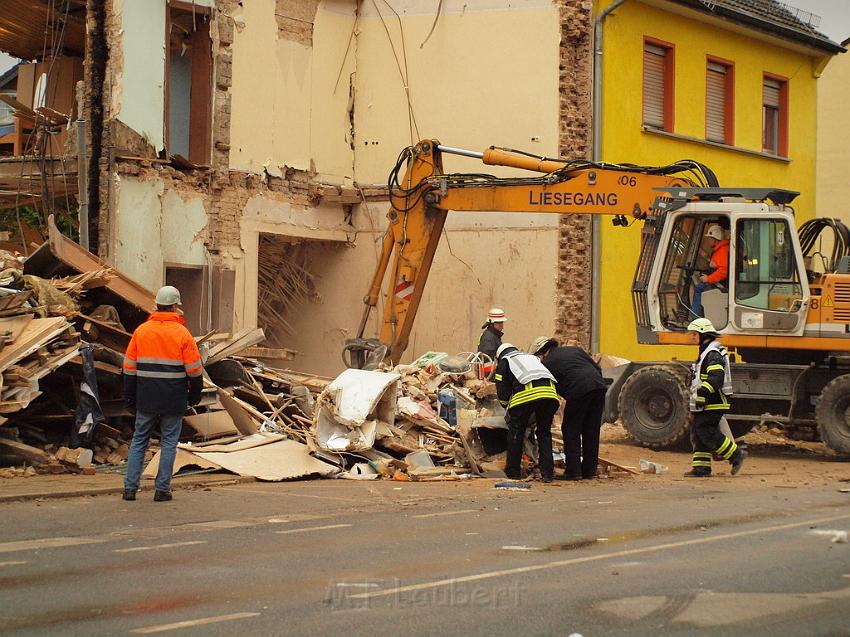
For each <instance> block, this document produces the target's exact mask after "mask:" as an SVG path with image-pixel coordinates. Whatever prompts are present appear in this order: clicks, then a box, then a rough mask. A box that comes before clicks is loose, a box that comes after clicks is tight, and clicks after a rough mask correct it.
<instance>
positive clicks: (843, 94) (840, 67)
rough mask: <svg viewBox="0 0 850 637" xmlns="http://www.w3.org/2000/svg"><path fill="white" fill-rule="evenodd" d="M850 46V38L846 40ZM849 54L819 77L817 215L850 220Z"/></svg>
mask: <svg viewBox="0 0 850 637" xmlns="http://www.w3.org/2000/svg"><path fill="white" fill-rule="evenodd" d="M842 44H843V45H844V46H850V38H847V39H846V40H845V41H844V42H843V43H842ZM848 104H850V55H842V56H840V57H838V59H836V60H834V61H832V62H830V64H829V66H828V67H827V68H826V70H825V71H824V73H823V76H822V77H821V78H820V80H818V151H817V213H818V217H838V218H839V219H841V220H842V221H843V222H844V223H846V224H850V168H848V166H850V140H848V138H847V131H850V110H848V108H847V105H848Z"/></svg>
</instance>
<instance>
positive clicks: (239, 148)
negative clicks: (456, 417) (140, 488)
mask: <svg viewBox="0 0 850 637" xmlns="http://www.w3.org/2000/svg"><path fill="white" fill-rule="evenodd" d="M432 5H434V3H432V2H426V1H424V0H405V1H402V2H392V3H386V2H383V0H382V1H381V2H377V3H372V2H358V1H355V0H323V1H319V0H311V1H306V2H294V1H292V0H256V1H252V2H237V1H236V0H194V1H191V2H189V1H178V0H153V1H150V2H127V1H123V2H122V1H120V0H109V1H107V2H94V1H91V0H90V1H88V2H84V1H83V0H61V1H57V2H52V3H43V2H39V1H37V0H13V1H12V2H10V3H9V5H8V6H7V7H6V9H5V10H4V16H3V17H0V33H2V34H3V35H2V37H0V50H3V51H8V52H9V53H10V54H12V55H15V56H17V57H20V58H22V59H26V60H35V62H34V63H26V64H22V65H21V66H19V67H18V69H19V70H18V72H19V77H20V76H21V74H22V73H23V72H24V69H27V70H26V72H25V73H24V74H27V76H28V77H36V78H41V76H42V75H44V76H45V77H46V78H47V79H46V80H44V81H47V82H48V86H49V87H53V86H54V85H55V86H56V88H55V89H51V90H52V91H53V93H55V95H57V96H59V95H61V96H62V99H61V100H60V99H59V97H56V98H55V99H54V100H53V101H51V102H50V103H49V104H47V103H45V104H44V106H43V107H42V106H39V104H40V103H41V102H39V101H38V99H35V100H34V99H33V97H31V96H30V95H29V94H24V93H23V92H21V91H20V88H19V95H18V98H19V99H17V101H16V104H13V106H16V109H17V110H16V115H17V117H16V121H17V123H18V124H17V126H18V127H19V128H21V129H23V128H24V125H25V123H26V121H27V120H26V117H27V116H28V115H32V113H30V111H33V110H35V111H38V110H39V109H41V111H40V112H38V113H36V114H35V116H34V117H37V118H38V120H39V122H42V123H43V124H44V126H42V128H43V129H49V131H48V134H45V135H43V136H42V137H43V138H45V139H49V140H50V145H49V147H47V148H46V150H44V152H43V153H41V154H39V151H38V150H36V151H35V152H30V154H29V156H31V157H32V159H30V161H33V160H38V158H39V157H41V160H40V161H41V163H42V166H41V167H39V163H38V161H35V163H34V166H35V168H34V169H33V170H32V171H31V172H32V174H33V175H34V176H36V177H37V176H39V175H40V173H39V171H40V170H42V169H44V170H43V172H45V173H49V174H51V175H60V174H61V175H62V176H63V179H62V180H56V179H55V178H54V181H56V182H57V183H58V182H59V181H61V182H62V184H63V185H64V184H67V187H69V188H71V190H69V191H68V193H67V194H68V195H69V196H71V197H79V201H81V202H83V201H85V202H86V203H87V208H88V211H89V212H88V215H87V218H88V221H87V223H86V222H85V221H84V222H83V224H82V225H83V227H82V228H81V230H82V231H81V232H80V236H81V237H82V238H83V242H84V243H85V242H86V241H87V243H88V247H89V248H90V249H91V251H92V252H94V253H95V254H97V255H99V256H100V257H101V258H102V259H104V260H105V261H106V262H107V263H109V264H112V265H114V266H115V267H116V268H117V269H118V270H120V271H121V272H123V273H125V274H126V275H127V276H129V277H131V278H133V279H135V280H136V281H138V282H139V283H140V284H142V285H144V286H145V287H147V288H152V289H156V287H158V286H159V285H161V284H163V283H169V284H173V285H176V286H177V287H179V288H180V289H181V291H183V294H184V299H185V302H186V305H187V308H188V310H187V322H188V325H189V327H190V329H191V330H192V332H193V333H195V334H201V333H205V332H206V331H209V330H210V329H216V330H219V331H222V332H235V331H238V330H240V329H243V328H245V327H253V326H257V325H259V326H261V327H263V328H264V329H265V331H266V333H267V335H268V339H269V344H270V345H273V346H277V347H285V348H290V349H293V350H296V351H298V352H299V357H298V358H297V359H296V365H297V366H298V367H299V368H304V369H309V370H310V371H314V372H320V373H325V374H330V373H335V372H336V371H338V370H339V368H340V366H341V362H340V358H339V351H340V349H341V346H342V344H343V343H344V341H345V339H346V338H348V337H350V336H351V335H352V333H353V332H354V331H355V330H356V328H357V323H358V319H359V315H360V313H361V308H362V305H361V302H362V296H363V294H364V293H365V291H366V287H367V285H368V281H369V278H370V276H371V273H372V270H373V269H374V266H375V262H376V259H377V254H378V252H379V251H380V240H381V235H382V233H383V229H384V227H385V218H384V216H385V214H386V208H387V203H386V202H387V200H388V197H387V187H386V176H387V173H388V172H389V169H390V168H391V166H392V164H393V163H394V161H395V158H396V156H397V154H398V151H399V150H400V149H401V148H403V147H404V146H406V145H409V144H411V143H415V142H416V141H418V139H419V138H420V137H425V136H428V135H433V134H439V135H440V136H441V137H442V139H443V140H444V141H445V142H446V143H449V142H453V143H456V144H457V145H464V146H466V147H472V148H476V147H481V148H483V147H486V146H488V145H490V144H492V143H496V142H498V143H501V144H507V145H512V146H514V147H523V148H529V147H531V148H532V149H533V150H534V151H535V152H539V153H540V154H548V155H556V154H563V153H568V154H573V155H575V154H580V155H587V151H588V148H589V147H588V144H589V139H588V134H589V133H588V128H587V116H588V115H589V111H588V109H589V86H590V73H589V66H588V65H589V62H590V44H589V43H590V39H589V30H588V25H589V24H590V23H589V20H590V10H589V8H588V7H587V6H585V5H587V3H585V2H579V1H577V0H576V1H571V2H568V1H559V2H556V3H552V2H550V1H548V0H536V1H534V2H530V3H525V4H524V6H523V7H522V8H516V7H515V6H513V4H512V3H510V2H507V1H502V0H493V1H490V2H486V3H481V6H477V5H476V6H474V7H473V6H469V5H468V4H466V3H458V2H447V3H445V6H443V7H442V8H441V10H440V11H436V7H435V6H432ZM4 22H5V24H3V23H4ZM45 26H47V27H48V31H49V33H50V34H51V36H50V37H49V38H44V37H42V36H43V34H44V33H45ZM4 27H5V28H4ZM45 39H47V40H49V41H48V42H46V43H45ZM494 41H502V42H509V41H516V42H519V41H522V42H523V43H525V44H523V45H522V46H516V47H512V48H507V47H493V48H492V49H491V50H490V51H489V52H488V53H487V55H486V56H482V55H481V54H480V53H479V54H474V51H475V49H480V48H481V47H482V46H484V45H485V43H488V42H494ZM460 43H466V44H463V45H460ZM39 65H41V66H39ZM59 69H68V72H66V71H65V70H62V71H61V72H59V71H58V70H59ZM45 71H47V72H45ZM59 79H61V81H59ZM77 80H82V81H81V82H80V83H79V87H78V86H77V85H76V82H77ZM37 81H42V80H41V79H38V80H37ZM51 82H52V83H51ZM60 85H61V86H60ZM66 85H67V86H66ZM20 86H21V82H20V80H19V87H20ZM494 86H505V87H506V88H507V87H508V86H509V88H510V90H506V91H505V92H504V94H503V95H501V97H500V99H499V100H490V99H487V97H486V96H487V94H488V93H489V92H490V91H491V90H492V87H494ZM50 95H51V91H50V90H49V91H47V97H48V98H49V97H50ZM37 97H38V96H36V98H37ZM33 106H35V109H33ZM60 116H61V117H60ZM51 117H52V118H54V119H51ZM78 133H79V135H80V139H81V140H84V143H82V141H81V143H79V144H77V143H76V141H77V138H78ZM16 134H18V135H20V132H18V133H16ZM497 138H498V139H497ZM71 141H73V142H74V143H71ZM78 150H79V151H82V152H81V153H80V152H78ZM24 151H25V149H23V147H21V148H18V147H16V150H15V151H14V154H13V156H12V157H10V158H8V159H6V158H4V159H0V168H2V170H5V171H6V172H5V173H3V174H7V173H8V175H10V177H9V180H11V181H9V183H6V182H4V188H3V191H4V192H6V191H9V192H12V191H15V190H16V184H17V183H18V182H16V181H15V179H14V177H16V175H17V174H18V173H19V172H20V164H21V161H23V159H22V157H26V156H28V155H27V153H26V152H24ZM7 161H8V162H9V166H6V165H5V164H4V162H7ZM46 161H47V162H54V163H55V164H56V165H55V167H53V168H50V167H49V166H47V167H46V164H44V162H46ZM462 161H463V160H458V163H457V165H456V166H455V165H453V166H450V168H456V169H464V166H463V164H462V163H460V162H462ZM78 165H79V166H85V167H84V168H83V169H82V175H83V177H84V179H80V178H79V177H80V175H79V174H78V170H77V166H78ZM45 167H46V168H45ZM28 170H29V169H28V168H27V169H25V172H26V171H28ZM500 174H504V171H502V172H501V173H500ZM29 181H31V182H33V183H37V182H39V181H42V182H43V181H44V180H43V179H41V180H40V179H37V178H33V179H31V180H29ZM48 182H49V180H48ZM48 185H49V184H48ZM17 190H18V191H21V190H23V189H21V188H17ZM29 194H31V195H32V196H33V197H39V196H40V195H39V192H38V191H33V192H30V193H29ZM49 194H50V196H52V197H53V198H54V199H55V198H56V195H58V194H59V191H58V190H56V191H50V193H49ZM7 203H12V204H15V205H18V206H19V205H20V203H21V199H20V195H19V194H16V195H15V196H14V197H12V200H11V202H8V201H7ZM40 209H41V210H42V216H44V218H45V220H46V215H47V213H48V212H54V210H53V209H50V207H49V206H47V205H42V206H41V207H40ZM60 220H61V219H60ZM563 223H565V224H569V226H565V227H566V228H568V230H564V229H562V230H561V233H564V232H567V231H569V232H570V233H571V235H570V236H572V237H576V236H578V237H579V239H580V240H578V241H569V242H566V241H565V242H563V245H562V247H561V248H560V251H559V249H558V236H559V222H558V220H557V219H556V218H547V216H546V215H527V214H526V215H500V216H498V217H493V216H488V215H486V214H465V215H463V216H459V215H458V216H455V217H454V218H451V219H450V221H449V223H448V225H447V230H446V235H447V238H448V241H444V242H443V245H442V246H441V248H440V250H439V251H438V254H437V257H436V259H435V263H434V270H433V277H434V280H437V281H441V282H443V283H441V284H440V285H432V286H430V288H429V289H427V290H426V298H425V299H424V302H423V303H422V305H421V307H422V309H421V311H420V315H419V318H418V328H417V329H415V331H414V334H413V336H412V339H411V344H412V348H411V351H412V352H416V351H417V350H420V351H421V350H427V349H431V348H432V344H433V343H440V344H441V348H442V349H445V350H447V351H462V350H466V349H470V348H472V347H473V344H474V342H475V338H476V337H477V332H478V326H479V325H480V322H481V320H482V312H484V311H486V308H487V307H489V306H490V305H493V304H495V303H499V304H502V305H505V306H506V307H507V309H508V311H509V312H511V311H514V312H517V313H518V312H522V314H523V321H522V325H519V324H516V326H515V327H514V328H513V329H512V331H511V336H512V338H514V339H517V340H520V341H524V340H529V339H530V338H531V337H532V336H534V335H535V334H538V333H542V332H547V331H550V330H551V328H552V325H553V324H555V322H556V318H558V317H561V327H562V328H563V330H565V331H569V332H570V333H571V334H582V333H583V330H584V332H586V328H587V326H586V325H585V324H584V323H585V322H586V321H585V318H584V316H585V315H586V312H585V311H582V304H585V305H586V303H587V302H589V285H588V284H587V283H586V282H583V278H586V272H587V267H586V265H587V259H588V258H589V241H588V240H587V232H588V231H589V228H584V227H583V225H582V223H583V222H582V221H580V220H579V221H576V220H569V221H565V222H563ZM576 226H577V227H576ZM506 229H510V230H513V232H510V233H505V232H504V230H506ZM520 230H521V232H520ZM70 232H71V233H72V234H73V230H71V231H70ZM86 235H87V236H86ZM34 242H35V241H32V242H31V243H34ZM530 254H533V255H535V259H534V260H533V261H532V260H529V259H528V258H527V256H528V255H530ZM559 263H560V264H561V268H562V270H563V271H562V272H561V273H560V275H559V274H558V267H559ZM506 268H507V269H508V270H509V271H510V272H511V278H510V280H506V278H505V277H504V276H503V271H504V270H505V269H506ZM541 270H543V271H545V272H547V274H546V276H540V274H539V271H541ZM282 272H285V273H286V275H287V276H285V277H281V276H280V273H282ZM535 272H538V274H535ZM550 273H551V274H550ZM282 280H284V281H285V282H286V283H283V282H282ZM516 280H521V281H522V282H523V285H522V286H519V288H518V286H516V284H515V281H516ZM558 281H560V285H561V286H562V287H563V286H565V285H566V286H567V287H568V288H569V287H570V286H571V287H572V288H574V289H575V290H578V292H579V294H578V295H576V294H568V295H564V296H563V297H561V300H560V301H558V299H557V298H556V297H557V287H558ZM559 303H560V305H559ZM567 304H569V305H567Z"/></svg>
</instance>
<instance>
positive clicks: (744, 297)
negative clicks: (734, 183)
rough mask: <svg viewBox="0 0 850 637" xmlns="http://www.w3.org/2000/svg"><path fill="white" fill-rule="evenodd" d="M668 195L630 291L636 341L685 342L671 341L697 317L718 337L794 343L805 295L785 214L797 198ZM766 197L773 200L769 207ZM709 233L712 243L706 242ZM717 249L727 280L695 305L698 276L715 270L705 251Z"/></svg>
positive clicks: (746, 193) (751, 192)
mask: <svg viewBox="0 0 850 637" xmlns="http://www.w3.org/2000/svg"><path fill="white" fill-rule="evenodd" d="M671 190H674V191H675V192H674V193H673V194H674V195H675V196H674V198H673V199H671V200H668V201H666V202H664V205H662V206H661V207H659V208H658V209H657V210H656V213H657V214H655V215H652V216H651V217H650V218H648V219H647V224H646V227H645V229H644V235H643V244H642V251H641V258H640V261H639V265H638V269H637V273H636V276H635V282H634V285H633V296H634V302H635V314H636V318H637V323H638V338H639V340H640V341H641V342H644V343H659V342H661V343H674V342H684V341H682V340H681V339H677V338H676V337H672V336H671V335H672V334H675V333H682V332H684V331H685V330H686V328H687V326H688V324H689V323H690V322H691V321H692V320H693V319H694V318H697V317H698V316H705V317H706V318H708V319H710V320H711V322H712V323H713V324H714V325H715V327H716V328H717V329H718V331H720V332H721V333H724V334H746V335H777V336H799V335H801V334H802V333H803V330H804V329H805V325H806V312H807V306H808V300H809V288H808V280H807V277H806V270H805V266H804V260H803V256H802V253H801V249H800V242H799V240H798V239H797V235H796V233H795V231H794V227H795V225H794V218H793V210H792V209H791V208H788V207H787V206H786V203H788V202H789V201H790V200H793V196H794V195H795V194H796V193H792V192H790V191H778V190H771V191H769V190H760V189H746V190H742V189H739V190H727V189H720V188H711V189H671ZM742 193H743V194H742ZM772 197H775V198H776V200H773V203H772V204H771V203H768V202H769V201H770V200H771V199H772ZM709 233H711V234H714V235H716V236H715V239H716V241H708V240H707V239H706V236H707V234H709ZM718 236H722V239H718V238H717V237H718ZM721 241H722V242H727V244H728V250H726V249H724V250H723V251H721V254H723V255H728V256H726V257H725V260H726V261H727V262H726V266H727V268H728V271H727V275H726V276H725V277H723V278H721V280H716V281H714V282H713V283H712V284H709V285H708V286H707V287H706V289H705V290H703V291H702V302H701V304H699V305H695V304H694V295H695V292H696V288H697V285H698V284H699V281H700V276H701V275H709V274H711V273H713V272H715V270H716V267H714V266H720V265H721V264H719V263H715V264H714V266H712V265H711V259H712V248H711V247H710V246H714V245H717V244H719V243H720V242H721ZM714 278H716V277H714ZM665 333H667V334H668V335H667V336H665Z"/></svg>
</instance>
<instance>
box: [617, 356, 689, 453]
mask: <svg viewBox="0 0 850 637" xmlns="http://www.w3.org/2000/svg"><path fill="white" fill-rule="evenodd" d="M687 377H688V371H687V370H686V369H684V368H682V369H679V368H677V367H674V366H669V365H650V366H649V367H644V368H642V369H639V370H637V371H636V372H635V373H634V374H632V375H631V376H629V377H628V378H627V379H626V382H625V383H623V388H622V389H621V390H620V396H619V400H618V405H619V411H620V418H621V419H622V421H623V425H624V426H625V427H626V431H627V432H628V434H629V437H631V438H632V439H633V440H635V441H637V442H639V443H640V444H642V445H643V446H644V447H651V448H652V449H660V448H664V447H673V446H675V445H677V444H678V443H680V442H681V441H682V440H684V439H685V438H686V436H687V435H688V431H689V430H690V426H691V421H692V419H693V418H692V416H691V413H690V411H689V409H688V382H687Z"/></svg>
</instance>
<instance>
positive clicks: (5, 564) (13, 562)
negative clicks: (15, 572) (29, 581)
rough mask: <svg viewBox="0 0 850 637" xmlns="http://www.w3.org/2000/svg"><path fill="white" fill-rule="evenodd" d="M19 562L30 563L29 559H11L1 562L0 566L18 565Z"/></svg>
mask: <svg viewBox="0 0 850 637" xmlns="http://www.w3.org/2000/svg"><path fill="white" fill-rule="evenodd" d="M18 564H29V562H28V561H27V560H10V561H9V562H0V566H17V565H18Z"/></svg>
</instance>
